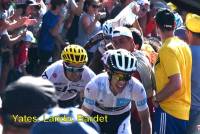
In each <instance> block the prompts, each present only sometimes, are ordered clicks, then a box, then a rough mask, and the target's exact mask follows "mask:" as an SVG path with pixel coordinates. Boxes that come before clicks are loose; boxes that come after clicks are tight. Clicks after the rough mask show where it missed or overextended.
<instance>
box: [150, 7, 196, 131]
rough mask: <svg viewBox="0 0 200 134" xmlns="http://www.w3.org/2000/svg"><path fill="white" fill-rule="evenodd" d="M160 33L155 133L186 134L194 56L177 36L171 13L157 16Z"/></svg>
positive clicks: (154, 120) (166, 12)
mask: <svg viewBox="0 0 200 134" xmlns="http://www.w3.org/2000/svg"><path fill="white" fill-rule="evenodd" d="M155 19H156V25H157V30H158V33H159V34H160V37H161V39H162V43H163V45H162V47H161V48H160V50H159V55H158V59H157V62H156V65H155V77H156V87H157V89H156V92H157V94H156V95H155V96H154V99H153V103H154V105H155V107H156V109H155V115H154V119H153V126H154V127H153V133H156V134H185V132H186V124H187V121H188V120H189V111H190V105H191V68H192V57H191V51H190V48H189V46H188V45H187V44H186V43H185V42H184V41H182V40H181V39H179V38H178V37H175V36H174V29H175V17H174V14H173V13H172V12H170V11H169V10H162V11H160V12H158V13H157V15H156V18H155Z"/></svg>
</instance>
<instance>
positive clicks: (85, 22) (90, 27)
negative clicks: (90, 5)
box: [81, 16, 98, 34]
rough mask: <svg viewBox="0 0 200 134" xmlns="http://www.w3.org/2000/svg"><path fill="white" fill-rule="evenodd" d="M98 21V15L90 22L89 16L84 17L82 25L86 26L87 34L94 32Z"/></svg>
mask: <svg viewBox="0 0 200 134" xmlns="http://www.w3.org/2000/svg"><path fill="white" fill-rule="evenodd" d="M97 21H98V18H97V17H95V20H94V21H93V22H90V20H89V18H88V17H87V16H84V17H83V19H82V22H81V23H82V26H83V28H84V30H85V32H86V33H87V34H90V33H92V31H93V30H94V28H95V25H96V23H97Z"/></svg>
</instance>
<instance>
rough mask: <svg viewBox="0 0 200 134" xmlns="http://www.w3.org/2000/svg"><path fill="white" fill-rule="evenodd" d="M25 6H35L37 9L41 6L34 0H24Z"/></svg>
mask: <svg viewBox="0 0 200 134" xmlns="http://www.w3.org/2000/svg"><path fill="white" fill-rule="evenodd" d="M25 4H26V6H36V7H37V8H38V9H40V8H41V6H40V4H39V3H37V2H36V1H35V0H26V3H25Z"/></svg>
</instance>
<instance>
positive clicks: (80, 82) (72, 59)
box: [42, 45, 95, 107]
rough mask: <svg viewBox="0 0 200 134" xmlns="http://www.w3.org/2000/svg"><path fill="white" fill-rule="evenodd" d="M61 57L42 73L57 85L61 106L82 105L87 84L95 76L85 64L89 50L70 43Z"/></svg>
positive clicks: (43, 76)
mask: <svg viewBox="0 0 200 134" xmlns="http://www.w3.org/2000/svg"><path fill="white" fill-rule="evenodd" d="M61 59H62V60H59V61H56V62H55V63H53V64H51V65H50V66H49V67H47V69H45V71H44V72H43V74H42V78H44V79H49V80H50V81H51V82H52V83H53V84H54V85H55V87H56V93H57V95H58V96H59V100H58V103H59V106H60V107H73V106H74V107H75V106H80V105H82V99H83V93H84V88H85V86H86V84H87V83H88V82H89V81H90V80H91V79H92V78H93V77H94V76H95V74H94V72H93V71H92V70H91V69H90V68H88V67H87V66H86V65H85V64H86V63H87V62H88V56H87V52H86V51H85V49H84V48H82V47H81V46H79V45H68V46H67V47H65V48H64V49H63V51H62V53H61Z"/></svg>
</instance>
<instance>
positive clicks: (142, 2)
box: [137, 0, 150, 5]
mask: <svg viewBox="0 0 200 134" xmlns="http://www.w3.org/2000/svg"><path fill="white" fill-rule="evenodd" d="M137 4H138V5H145V4H148V5H150V2H149V1H148V0H137Z"/></svg>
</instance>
